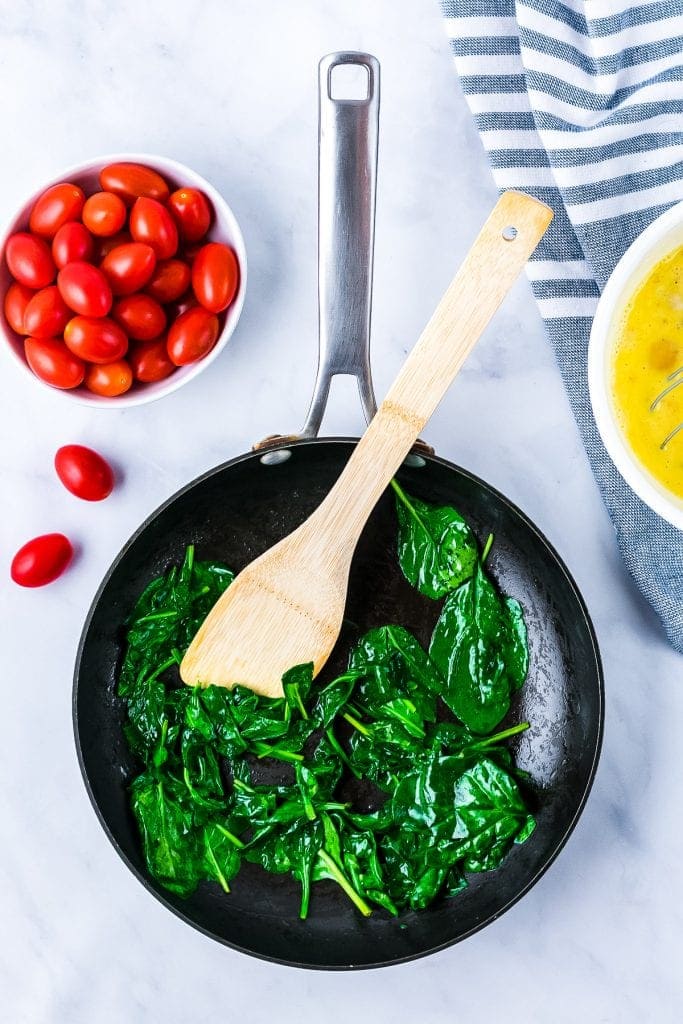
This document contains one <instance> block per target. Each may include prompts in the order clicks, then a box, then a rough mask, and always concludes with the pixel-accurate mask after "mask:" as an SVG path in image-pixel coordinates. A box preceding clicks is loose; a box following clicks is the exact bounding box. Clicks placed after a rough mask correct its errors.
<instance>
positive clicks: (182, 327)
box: [166, 306, 218, 366]
mask: <svg viewBox="0 0 683 1024" xmlns="http://www.w3.org/2000/svg"><path fill="white" fill-rule="evenodd" d="M217 338H218V317H217V316H214V315H213V313H209V312H208V310H206V309H204V308H203V307H202V306H193V307H192V309H188V310H187V312H185V313H181V315H180V316H179V317H178V319H177V320H176V321H175V322H174V323H173V324H172V325H171V329H170V330H169V332H168V339H167V342H166V348H167V351H168V354H169V357H170V358H171V360H172V361H173V362H174V363H175V364H176V366H186V365H187V363H194V362H196V361H197V360H198V359H203V358H204V356H205V355H207V354H208V353H209V352H210V351H211V349H212V348H213V346H214V345H215V344H216V339H217Z"/></svg>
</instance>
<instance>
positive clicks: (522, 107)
mask: <svg viewBox="0 0 683 1024" xmlns="http://www.w3.org/2000/svg"><path fill="white" fill-rule="evenodd" d="M440 3H441V7H442V10H443V13H444V16H445V22H446V26H447V30H448V35H449V37H450V40H451V46H452V48H453V54H454V57H455V64H456V67H457V70H458V73H459V75H460V79H461V82H462V87H463V90H464V93H465V96H466V99H467V102H468V103H469V106H470V109H471V111H472V114H473V115H474V119H475V121H476V124H477V127H478V129H479V132H480V134H481V139H482V141H483V144H484V146H485V148H486V150H487V153H488V156H489V159H490V162H491V167H492V170H493V175H494V178H495V181H496V184H497V185H498V187H499V188H500V189H506V188H515V189H519V190H521V191H524V192H529V193H530V194H532V195H534V196H537V197H538V198H539V199H541V200H543V202H545V203H547V204H548V205H549V206H551V207H552V208H553V210H554V211H555V219H554V221H553V224H552V226H551V228H550V230H549V231H548V233H547V234H546V236H545V238H544V239H543V241H542V242H541V244H540V246H539V247H538V249H537V250H536V253H535V254H534V257H533V259H532V261H531V262H530V264H529V275H530V278H531V282H532V287H533V291H534V295H535V296H536V299H537V302H538V305H539V308H540V311H541V314H542V315H543V318H544V320H545V323H546V327H547V329H548V334H549V336H550V340H551V342H552V344H553V347H554V349H555V353H556V355H557V361H558V364H559V367H560V371H561V373H562V376H563V378H564V382H565V385H566V387H567V390H568V392H569V397H570V401H571V404H572V406H573V409H574V413H575V415H576V419H577V421H578V424H579V427H580V430H581V433H582V436H583V440H584V443H585V445H586V449H587V451H588V455H589V458H590V461H591V464H592V466H593V471H594V473H595V476H596V478H597V481H598V483H599V485H600V489H601V491H602V495H603V498H604V500H605V504H606V505H607V509H608V511H609V514H610V516H611V518H612V522H613V523H614V527H615V530H616V533H617V538H618V542H619V547H620V549H621V552H622V555H623V557H624V560H625V562H626V565H627V566H628V569H629V571H630V572H631V574H632V576H633V577H634V579H635V581H636V583H637V585H638V587H639V588H640V590H641V591H642V593H643V594H644V595H645V597H646V598H647V599H648V601H650V602H651V604H652V605H653V606H654V608H655V609H656V611H657V612H658V614H659V615H660V617H661V619H662V621H663V623H664V626H665V628H666V631H667V634H668V636H669V639H670V641H671V643H672V644H673V645H674V647H676V649H677V650H679V651H681V652H683V533H681V532H680V531H678V530H676V529H675V528H674V527H672V526H669V525H668V524H667V523H665V522H664V521H663V520H662V519H660V518H659V517H658V516H657V515H655V513H654V512H651V511H650V510H649V509H648V508H647V507H646V506H645V505H644V504H643V503H642V502H641V501H640V499H639V498H638V497H636V495H635V494H634V493H633V492H632V491H631V489H630V488H629V487H628V485H627V484H626V483H625V482H624V481H623V480H622V478H621V476H620V475H619V474H618V473H617V471H616V469H615V468H614V466H613V464H612V462H611V460H610V458H609V456H608V455H607V453H606V451H605V449H604V447H603V445H602V442H601V440H600V436H599V434H598V432H597V428H596V426H595V422H594V420H593V416H592V412H591V406H590V400H589V395H588V381H587V367H586V353H587V348H588V338H589V334H590V328H591V322H592V317H593V314H594V312H595V307H596V304H597V299H598V296H599V294H600V289H601V288H602V286H603V285H604V284H605V282H606V280H607V278H608V277H609V275H610V273H611V271H612V268H613V267H614V265H615V264H616V262H617V261H618V260H619V258H620V256H621V255H622V253H623V252H624V250H625V249H626V248H627V247H628V246H629V245H630V243H631V242H632V241H633V239H634V238H635V237H636V236H637V235H638V234H640V232H641V231H642V230H643V229H644V228H645V227H647V225H648V224H649V223H650V221H651V220H653V219H654V218H655V217H657V216H658V215H659V214H660V213H662V212H663V211H664V210H665V209H666V208H667V207H668V206H670V205H671V204H672V203H675V202H677V201H678V200H681V199H683V0H649V2H648V0H645V2H642V3H639V4H636V5H634V6H632V5H629V4H627V3H625V2H623V0H621V2H620V0H585V2H583V0H564V2H563V3H558V2H553V0H440Z"/></svg>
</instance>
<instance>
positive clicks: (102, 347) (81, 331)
mask: <svg viewBox="0 0 683 1024" xmlns="http://www.w3.org/2000/svg"><path fill="white" fill-rule="evenodd" d="M64 344H65V345H66V347H67V348H68V349H69V350H70V351H71V352H73V354H74V355H75V356H78V357H79V359H85V360H86V362H88V363H111V362H113V361H114V360H115V359H120V358H121V356H125V354H126V352H127V351H128V338H127V337H126V335H125V333H124V332H123V331H122V330H121V328H120V327H119V325H118V324H115V323H114V321H113V320H110V319H109V318H108V317H106V316H98V317H94V316H75V317H74V318H73V320H69V322H68V324H67V325H66V327H65V329H64Z"/></svg>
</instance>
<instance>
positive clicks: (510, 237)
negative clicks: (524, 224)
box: [501, 224, 517, 242]
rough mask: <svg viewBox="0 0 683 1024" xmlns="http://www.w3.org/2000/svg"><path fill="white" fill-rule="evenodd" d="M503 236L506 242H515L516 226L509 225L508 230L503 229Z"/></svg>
mask: <svg viewBox="0 0 683 1024" xmlns="http://www.w3.org/2000/svg"><path fill="white" fill-rule="evenodd" d="M501 234H502V236H503V238H504V239H505V241H506V242H514V240H515V238H516V237H517V228H516V227H515V226H514V224H508V226H507V227H506V228H503V230H502V231H501Z"/></svg>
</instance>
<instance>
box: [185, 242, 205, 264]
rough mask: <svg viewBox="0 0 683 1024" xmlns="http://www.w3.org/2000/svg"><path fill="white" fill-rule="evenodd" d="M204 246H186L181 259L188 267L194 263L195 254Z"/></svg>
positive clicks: (194, 243) (197, 244)
mask: <svg viewBox="0 0 683 1024" xmlns="http://www.w3.org/2000/svg"><path fill="white" fill-rule="evenodd" d="M204 244H205V243H202V242H193V243H192V245H186V246H185V247H184V248H183V259H184V260H186V261H187V262H188V263H189V264H190V266H192V264H193V263H194V261H195V258H196V256H197V253H198V252H200V250H201V249H203V247H204Z"/></svg>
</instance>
